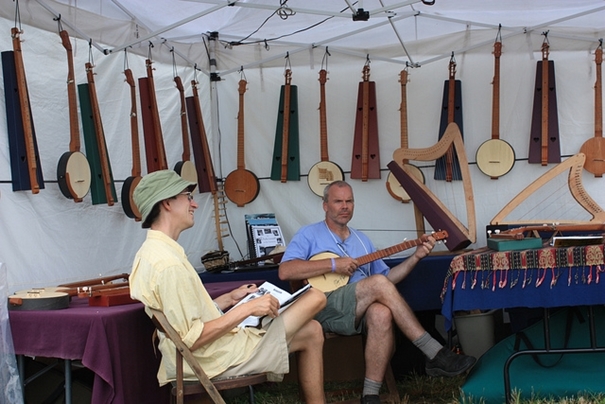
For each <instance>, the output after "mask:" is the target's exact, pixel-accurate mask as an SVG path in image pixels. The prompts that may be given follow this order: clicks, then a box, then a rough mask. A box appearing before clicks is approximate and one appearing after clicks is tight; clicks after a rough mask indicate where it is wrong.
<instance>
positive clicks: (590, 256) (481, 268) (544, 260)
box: [441, 244, 605, 326]
mask: <svg viewBox="0 0 605 404" xmlns="http://www.w3.org/2000/svg"><path fill="white" fill-rule="evenodd" d="M603 247H604V245H603V244H599V245H589V246H576V247H559V248H555V247H544V248H540V249H532V250H523V251H494V250H491V249H489V248H487V247H485V248H481V249H478V250H473V251H470V252H468V253H466V254H462V255H458V256H455V257H454V258H453V260H452V262H451V264H450V268H449V271H448V274H447V276H446V278H445V281H444V285H443V289H442V292H441V300H442V303H443V307H442V313H444V315H445V316H446V326H447V325H449V322H450V321H449V320H451V319H452V317H453V312H454V311H455V310H469V309H492V308H508V307H555V306H565V305H576V302H577V305H582V304H587V303H594V302H595V301H596V302H600V301H601V299H602V300H603V303H605V296H603V297H602V298H601V297H599V296H602V295H604V293H603V290H601V289H603V288H602V287H601V285H602V282H601V279H600V278H601V273H602V272H603V271H605V265H604V252H603ZM588 286H590V288H588V289H587V288H586V287H588ZM553 289H556V290H555V291H554V292H552V293H549V291H552V290H553ZM473 305H476V306H474V307H473Z"/></svg>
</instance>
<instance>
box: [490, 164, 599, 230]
mask: <svg viewBox="0 0 605 404" xmlns="http://www.w3.org/2000/svg"><path fill="white" fill-rule="evenodd" d="M585 160H586V156H585V155H584V153H578V154H576V155H574V156H571V157H569V158H568V159H566V160H565V161H563V162H561V163H559V164H557V165H556V166H554V167H553V168H551V169H550V170H549V171H547V172H545V173H544V174H542V176H540V177H539V178H538V179H536V180H535V181H534V182H532V183H531V184H529V186H527V187H526V188H525V189H524V190H523V191H521V192H520V193H519V194H518V195H517V196H516V197H514V198H513V199H512V200H511V201H510V202H509V203H508V204H507V205H506V206H505V207H504V208H503V209H502V210H501V211H500V212H498V214H497V215H496V216H494V218H493V219H492V220H491V222H490V224H491V225H521V224H545V223H552V222H553V219H552V218H550V219H539V218H522V219H521V220H508V219H507V218H508V216H509V215H510V214H511V212H513V211H514V210H515V209H517V208H518V207H519V205H521V203H522V202H524V201H526V200H527V199H528V198H529V197H530V196H531V195H532V194H534V193H535V192H536V191H537V190H538V189H540V188H542V187H544V186H545V185H546V184H547V183H548V182H550V181H551V180H553V179H554V178H556V177H558V176H559V175H560V174H563V173H564V172H565V171H566V170H568V171H569V174H568V176H567V185H568V187H569V191H570V192H571V196H572V197H573V199H574V200H575V201H576V202H578V204H579V205H580V206H581V207H582V208H583V209H584V210H585V211H586V212H588V215H590V219H588V220H577V219H561V218H557V220H556V222H557V223H559V224H588V223H590V224H594V223H603V222H605V211H603V208H601V207H600V206H599V204H598V203H597V202H595V200H594V199H592V197H591V196H590V195H589V194H588V193H587V192H586V190H585V189H584V186H583V185H582V170H583V167H584V161H585ZM541 211H542V212H543V211H544V210H541Z"/></svg>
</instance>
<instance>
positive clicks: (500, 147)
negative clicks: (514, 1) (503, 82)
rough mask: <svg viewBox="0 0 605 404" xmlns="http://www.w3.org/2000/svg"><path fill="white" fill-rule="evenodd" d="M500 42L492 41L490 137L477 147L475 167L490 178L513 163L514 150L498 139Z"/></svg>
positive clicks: (506, 169)
mask: <svg viewBox="0 0 605 404" xmlns="http://www.w3.org/2000/svg"><path fill="white" fill-rule="evenodd" d="M501 54H502V42H500V41H496V43H494V81H493V83H492V85H493V86H494V87H493V99H492V138H491V139H489V140H486V141H485V142H483V144H481V146H479V148H478V149H477V155H476V158H475V160H477V167H478V168H479V170H481V172H482V173H483V174H485V175H488V176H489V177H490V178H491V179H492V180H497V179H498V177H501V176H503V175H504V174H506V173H508V172H509V171H510V170H511V169H512V168H513V165H514V164H515V151H514V150H513V148H512V147H511V145H510V144H508V143H507V142H505V141H504V140H502V139H500V135H499V132H500V55H501Z"/></svg>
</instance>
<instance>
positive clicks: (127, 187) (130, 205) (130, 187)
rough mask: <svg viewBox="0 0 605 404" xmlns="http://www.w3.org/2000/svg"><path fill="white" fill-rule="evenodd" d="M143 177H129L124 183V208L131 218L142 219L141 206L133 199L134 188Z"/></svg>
mask: <svg viewBox="0 0 605 404" xmlns="http://www.w3.org/2000/svg"><path fill="white" fill-rule="evenodd" d="M141 179H142V177H128V178H126V180H125V181H124V185H122V209H124V213H125V214H126V216H128V217H129V218H131V219H137V220H140V219H141V212H139V208H137V205H136V204H135V203H134V200H133V199H132V194H133V193H134V189H135V188H136V187H137V185H139V182H141Z"/></svg>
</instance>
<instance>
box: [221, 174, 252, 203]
mask: <svg viewBox="0 0 605 404" xmlns="http://www.w3.org/2000/svg"><path fill="white" fill-rule="evenodd" d="M259 191H260V184H259V181H258V178H257V177H256V175H254V173H253V172H252V171H250V170H246V169H239V168H238V169H237V170H235V171H232V172H231V173H230V174H229V175H228V176H227V178H225V194H226V195H227V198H229V200H230V201H231V202H233V203H235V204H236V205H237V206H238V207H242V206H244V205H246V204H248V203H250V202H252V201H253V200H255V199H256V197H257V196H258V192H259Z"/></svg>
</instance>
